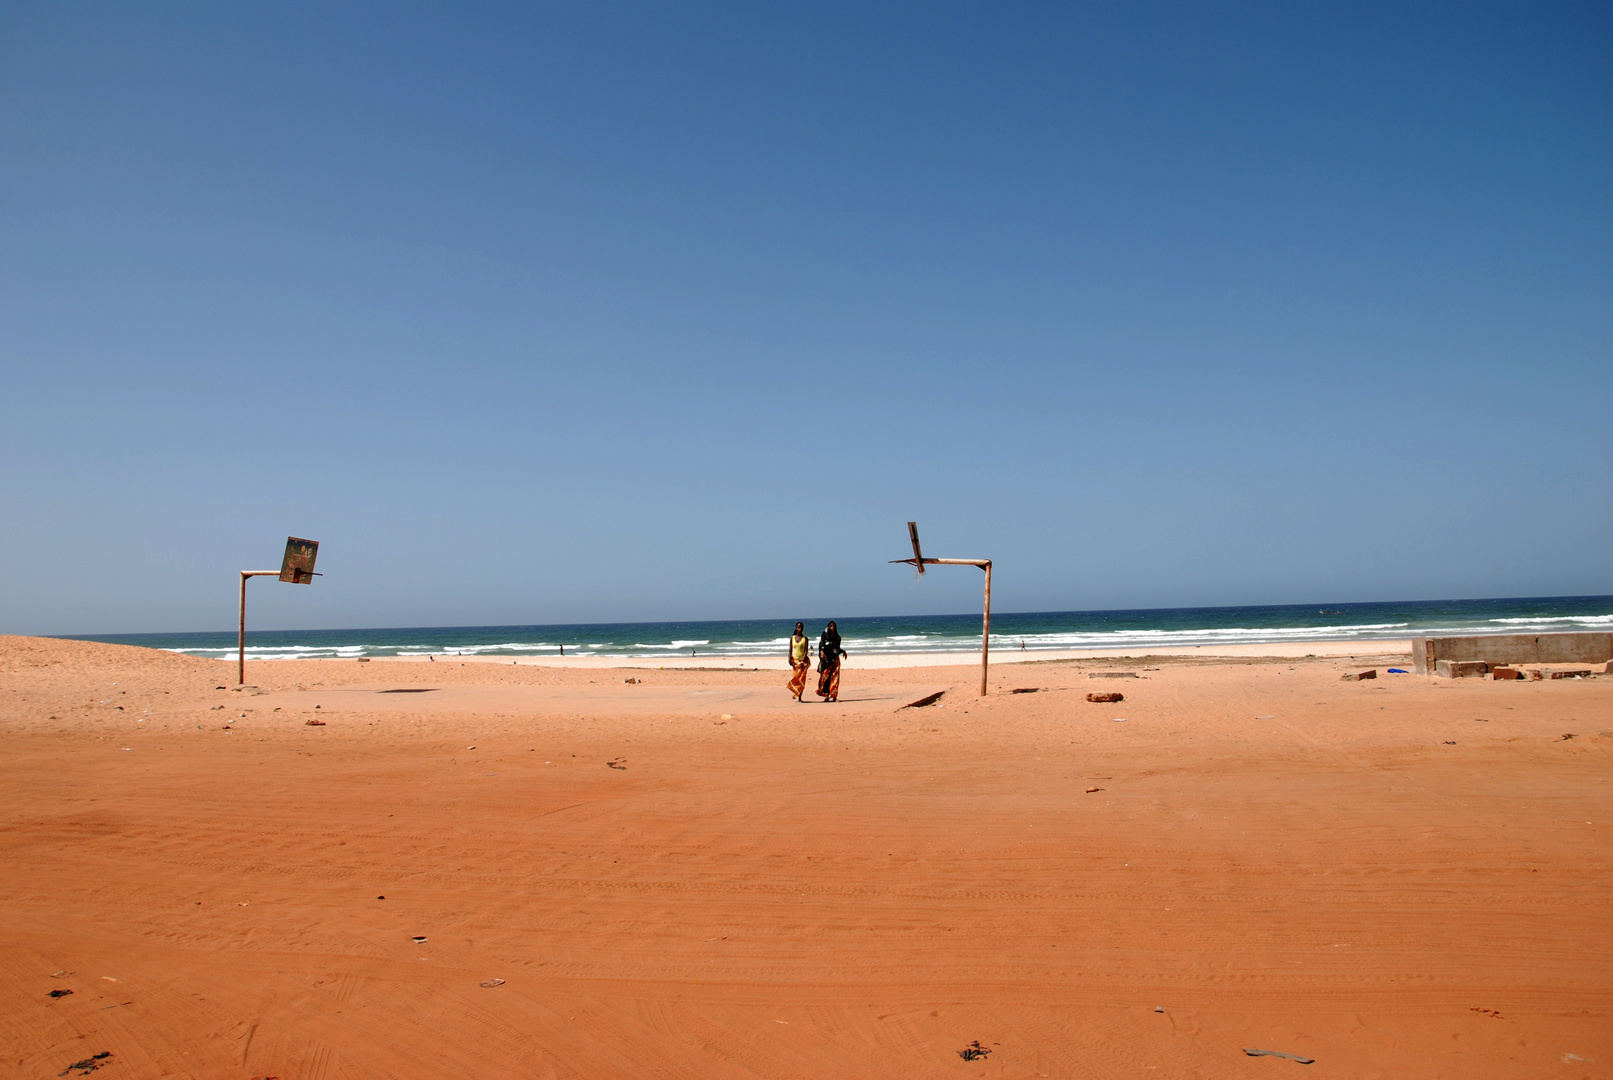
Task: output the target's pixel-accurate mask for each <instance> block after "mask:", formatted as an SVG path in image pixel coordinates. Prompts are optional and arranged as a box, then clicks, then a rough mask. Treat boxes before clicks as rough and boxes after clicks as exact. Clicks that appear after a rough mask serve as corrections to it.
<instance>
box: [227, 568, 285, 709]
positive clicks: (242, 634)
mask: <svg viewBox="0 0 1613 1080" xmlns="http://www.w3.org/2000/svg"><path fill="white" fill-rule="evenodd" d="M271 576H272V577H279V576H280V571H278V570H242V571H241V622H240V625H239V626H238V627H237V628H236V631H235V649H236V657H237V659H236V667H235V681H236V684H237V685H239V686H245V685H246V579H247V578H249V577H271Z"/></svg>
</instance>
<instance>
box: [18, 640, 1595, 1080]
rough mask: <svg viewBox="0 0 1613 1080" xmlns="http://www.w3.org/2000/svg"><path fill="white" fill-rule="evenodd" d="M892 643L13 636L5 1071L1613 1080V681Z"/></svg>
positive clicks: (1360, 652)
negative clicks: (242, 645)
mask: <svg viewBox="0 0 1613 1080" xmlns="http://www.w3.org/2000/svg"><path fill="white" fill-rule="evenodd" d="M1369 650H1372V651H1369ZM895 659H898V658H890V657H887V658H884V659H883V660H882V661H881V663H882V664H884V665H885V666H878V667H875V666H873V665H872V664H871V663H870V664H867V665H859V662H858V658H857V657H856V656H853V657H852V658H851V660H850V662H849V664H848V668H847V671H846V675H845V682H844V688H843V691H842V700H841V701H840V702H839V703H838V704H836V705H825V704H821V703H814V704H802V705H798V704H796V703H794V702H793V701H791V700H790V699H789V697H788V696H787V694H786V692H785V690H784V688H783V685H782V681H783V680H782V677H781V674H780V672H779V671H778V670H776V668H777V667H779V666H781V665H779V664H777V663H775V662H768V663H763V662H760V661H758V662H756V663H755V664H746V665H744V667H746V668H756V669H758V670H742V669H741V665H739V664H737V663H735V662H734V661H732V660H722V661H716V662H709V664H708V663H702V662H700V661H699V660H697V661H695V662H693V663H691V662H688V661H684V660H677V661H667V662H666V663H665V666H662V665H660V664H654V665H645V664H642V663H641V664H638V665H630V666H606V665H603V664H594V665H579V664H575V663H571V662H569V661H568V662H566V663H564V664H562V663H560V662H558V661H551V660H542V661H532V660H522V661H520V662H516V663H511V662H510V661H507V660H506V661H503V662H498V661H490V660H481V661H477V660H471V659H468V658H467V659H465V660H458V659H455V658H439V659H437V660H435V661H429V662H428V661H418V660H414V661H375V662H367V663H359V662H356V661H343V660H329V661H279V662H258V663H249V665H248V669H247V682H248V683H249V684H250V685H249V687H248V688H246V689H235V688H234V677H233V676H234V670H235V669H234V665H233V664H226V663H220V662H218V661H213V660H203V659H196V658H191V657H185V656H178V655H174V654H169V653H162V652H156V651H152V650H146V649H139V648H133V647H128V646H116V645H101V644H92V643H85V642H72V641H59V640H51V639H40V638H22V637H0V738H3V747H4V753H3V754H0V815H3V818H0V820H3V828H0V850H3V863H0V865H4V867H5V868H6V872H5V873H4V874H3V875H0V940H3V945H4V947H3V949H0V987H3V990H4V995H3V998H0V1030H3V1032H4V1051H3V1061H4V1063H5V1064H4V1069H3V1070H0V1071H4V1072H5V1073H6V1074H8V1075H15V1076H19V1077H54V1076H58V1075H61V1074H62V1073H63V1071H64V1070H67V1069H68V1067H69V1066H71V1065H72V1064H73V1063H75V1062H79V1061H89V1062H92V1063H93V1064H95V1065H99V1066H100V1068H99V1069H98V1070H97V1071H96V1075H97V1080H103V1078H104V1080H117V1078H121V1077H129V1078H135V1077H142V1078H144V1077H158V1076H162V1077H198V1078H215V1077H229V1078H239V1080H248V1078H262V1077H279V1078H281V1080H290V1078H293V1077H296V1078H299V1080H301V1078H314V1080H324V1078H337V1077H353V1078H383V1077H416V1076H418V1077H434V1078H439V1077H465V1078H472V1077H474V1078H477V1080H489V1078H503V1077H510V1078H515V1077H522V1078H529V1077H583V1078H590V1080H593V1078H600V1077H657V1076H659V1077H688V1078H729V1077H734V1078H738V1077H771V1078H802V1080H806V1078H814V1080H817V1078H824V1077H868V1078H875V1077H909V1078H930V1077H936V1078H939V1077H1016V1078H1017V1077H1038V1076H1041V1077H1134V1076H1135V1077H1162V1078H1163V1077H1183V1078H1187V1077H1229V1078H1230V1077H1237V1078H1243V1077H1259V1078H1266V1077H1285V1076H1290V1075H1303V1076H1318V1077H1326V1076H1337V1077H1397V1078H1398V1077H1404V1078H1419V1080H1424V1078H1435V1077H1462V1078H1464V1080H1469V1078H1472V1077H1481V1076H1482V1077H1500V1078H1507V1077H1517V1078H1538V1077H1572V1078H1580V1077H1610V1076H1613V873H1610V870H1613V867H1610V855H1613V847H1610V837H1613V785H1610V779H1609V778H1610V776H1613V771H1610V769H1609V766H1610V764H1613V677H1610V676H1605V675H1604V676H1596V677H1592V678H1588V679H1570V680H1548V681H1541V682H1513V683H1501V682H1490V681H1485V680H1477V679H1471V680H1456V681H1448V680H1435V679H1426V678H1419V677H1417V676H1413V675H1393V676H1391V675H1388V674H1386V673H1385V670H1384V669H1385V668H1387V667H1388V666H1391V665H1395V666H1402V667H1409V666H1410V665H1409V664H1408V663H1406V662H1405V661H1406V660H1407V656H1406V654H1405V652H1404V643H1400V642H1390V643H1372V644H1366V643H1362V642H1351V643H1346V644H1343V645H1336V646H1321V645H1317V644H1314V643H1303V644H1300V645H1288V646H1283V647H1281V648H1279V647H1274V646H1253V647H1235V648H1225V647H1223V648H1219V649H1217V650H1216V655H1208V650H1205V649H1187V650H1176V651H1174V652H1173V653H1172V654H1165V653H1157V654H1154V655H1151V656H1148V657H1132V658H1121V657H1114V656H1103V655H1094V654H1084V655H1079V656H1070V657H1060V658H1055V657H1049V656H1048V655H1046V654H1033V656H1031V657H1029V658H1024V657H1016V656H1014V655H1012V653H1011V652H1010V654H1009V655H1005V656H1003V657H1001V658H1000V659H1001V660H1002V661H1004V662H1000V663H996V664H994V666H993V668H992V684H993V685H992V689H993V693H992V696H990V697H988V698H985V699H981V698H979V697H977V696H975V693H974V687H975V681H976V679H977V672H978V667H977V664H978V657H974V656H969V655H966V654H959V655H957V656H956V657H953V658H949V659H950V660H953V661H955V662H950V663H940V662H935V661H934V658H926V662H925V663H924V664H922V665H919V664H915V663H914V662H912V661H911V660H910V659H908V660H903V661H902V662H900V663H892V662H891V661H892V660H895ZM1019 659H1031V660H1034V661H1035V662H1027V663H1013V662H1009V661H1014V660H1019ZM674 665H675V666H674ZM1369 667H1370V668H1376V669H1377V670H1378V672H1379V674H1378V677H1377V678H1375V679H1371V680H1365V681H1353V680H1352V681H1343V680H1342V679H1341V675H1343V674H1345V673H1346V672H1349V671H1355V670H1361V669H1363V668H1369ZM1015 691H1023V692H1015ZM1098 692H1119V693H1121V694H1123V696H1124V699H1123V701H1121V702H1119V703H1093V702H1089V701H1088V700H1087V694H1088V693H1098ZM936 693H940V694H941V696H940V697H939V698H938V699H937V700H935V702H934V703H933V704H930V705H927V706H924V707H919V708H912V707H905V706H908V705H910V703H912V702H915V701H918V700H920V699H923V698H926V697H929V696H931V695H934V694H936ZM809 696H810V695H809ZM314 721H317V723H311V722H314ZM61 991H70V992H69V993H59V992H61ZM53 993H56V994H57V996H54V997H53V996H51V995H52V994H53ZM975 1044H978V1045H979V1047H980V1049H981V1050H982V1051H985V1052H986V1053H984V1054H983V1055H982V1056H978V1057H974V1058H972V1059H969V1060H966V1059H965V1058H964V1057H963V1056H961V1055H960V1052H961V1051H964V1050H965V1049H967V1048H972V1047H974V1046H975ZM1247 1049H1261V1050H1271V1051H1277V1052H1280V1053H1282V1054H1291V1055H1295V1056H1296V1057H1301V1058H1308V1059H1314V1062H1315V1063H1314V1064H1311V1065H1302V1064H1299V1063H1298V1062H1297V1061H1295V1060H1292V1059H1290V1058H1284V1057H1274V1056H1261V1057H1252V1056H1249V1055H1248V1054H1246V1052H1245V1051H1246V1050H1247ZM100 1053H105V1054H108V1055H109V1056H107V1057H104V1058H99V1059H96V1058H94V1055H96V1054H100ZM81 1074H82V1070H81V1071H80V1072H72V1073H71V1075H81Z"/></svg>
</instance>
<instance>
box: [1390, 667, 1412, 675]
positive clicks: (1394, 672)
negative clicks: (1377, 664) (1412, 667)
mask: <svg viewBox="0 0 1613 1080" xmlns="http://www.w3.org/2000/svg"><path fill="white" fill-rule="evenodd" d="M1389 674H1391V675H1410V674H1411V672H1409V671H1407V670H1406V669H1405V668H1403V667H1392V668H1390V669H1389Z"/></svg>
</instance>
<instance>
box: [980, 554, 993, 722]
mask: <svg viewBox="0 0 1613 1080" xmlns="http://www.w3.org/2000/svg"><path fill="white" fill-rule="evenodd" d="M984 569H985V571H986V618H985V620H984V625H983V626H982V627H981V630H980V696H981V697H985V696H986V676H987V675H988V674H990V666H989V659H988V657H989V654H990V652H991V560H990V559H987V560H986V565H985V567H984Z"/></svg>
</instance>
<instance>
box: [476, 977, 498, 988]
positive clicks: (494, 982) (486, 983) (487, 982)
mask: <svg viewBox="0 0 1613 1080" xmlns="http://www.w3.org/2000/svg"><path fill="white" fill-rule="evenodd" d="M476 985H477V986H480V987H482V988H484V989H487V990H491V989H493V987H495V986H503V985H504V980H503V979H483V980H482V981H481V982H479V983H477V984H476Z"/></svg>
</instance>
